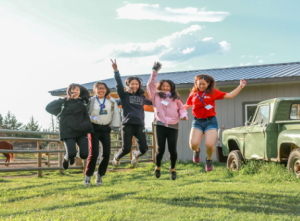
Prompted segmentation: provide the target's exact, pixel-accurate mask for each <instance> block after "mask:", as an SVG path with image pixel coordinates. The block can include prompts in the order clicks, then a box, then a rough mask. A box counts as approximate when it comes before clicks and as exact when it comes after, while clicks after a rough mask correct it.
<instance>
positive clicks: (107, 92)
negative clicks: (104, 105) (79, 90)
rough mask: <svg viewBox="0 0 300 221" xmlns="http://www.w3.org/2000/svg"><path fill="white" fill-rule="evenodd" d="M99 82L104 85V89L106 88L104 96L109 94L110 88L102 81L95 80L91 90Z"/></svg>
mask: <svg viewBox="0 0 300 221" xmlns="http://www.w3.org/2000/svg"><path fill="white" fill-rule="evenodd" d="M99 84H102V85H104V87H105V89H106V93H105V96H106V95H109V94H110V89H109V87H108V86H107V84H106V83H104V82H103V81H97V82H96V83H95V84H94V86H93V90H95V89H96V88H97V87H98V85H99Z"/></svg>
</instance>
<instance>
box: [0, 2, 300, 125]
mask: <svg viewBox="0 0 300 221" xmlns="http://www.w3.org/2000/svg"><path fill="white" fill-rule="evenodd" d="M299 8H300V2H299V1H298V0H288V1H283V0H281V1H279V0H272V1H271V0H264V1H257V0H251V1H250V0H244V1H241V0H228V1H221V0H210V1H207V0H206V1H203V0H197V1H194V0H185V1H170V0H169V1H166V0H163V1H161V0H160V1H157V2H155V1H127V2H126V1H118V0H114V1H83V0H80V1H79V0H64V1H61V0H44V1H39V0H27V1H25V0H11V1H9V0H6V1H5V0H0V27H1V35H0V60H1V62H0V64H1V65H0V73H1V87H0V94H1V95H0V107H1V108H0V113H1V114H2V115H6V113H7V112H8V110H10V111H11V112H12V113H13V114H15V115H16V117H17V118H18V119H19V121H21V122H23V123H27V122H28V121H29V118H30V117H31V115H33V116H34V117H35V118H36V119H37V120H38V121H39V123H40V124H41V125H42V126H43V127H44V128H47V127H48V126H49V122H50V115H49V114H47V113H46V112H45V111H44V108H45V106H46V104H47V103H49V102H50V101H51V100H53V99H55V98H54V97H51V96H50V95H49V93H48V91H50V90H53V89H57V88H63V87H67V86H68V85H69V84H70V83H73V82H76V83H87V82H91V81H96V80H101V79H106V78H110V77H113V73H112V69H111V65H110V60H109V59H110V58H116V59H117V61H118V65H119V69H120V72H121V74H123V75H131V74H147V73H150V70H151V66H152V64H153V62H154V61H155V60H159V61H161V62H162V63H163V70H162V71H181V70H195V69H206V68H221V67H234V66H243V65H260V64H270V63H283V62H295V61H300V55H299V51H300V50H299V49H300V46H299V45H300V44H299V42H298V41H299V40H298V39H299V36H300V26H299V23H300V15H299V12H298V10H299Z"/></svg>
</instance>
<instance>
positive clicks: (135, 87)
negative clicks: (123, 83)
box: [128, 80, 140, 93]
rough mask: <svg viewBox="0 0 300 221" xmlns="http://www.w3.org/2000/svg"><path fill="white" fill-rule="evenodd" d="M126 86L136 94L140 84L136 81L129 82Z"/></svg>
mask: <svg viewBox="0 0 300 221" xmlns="http://www.w3.org/2000/svg"><path fill="white" fill-rule="evenodd" d="M128 86H129V87H130V89H131V90H132V92H133V93H136V92H137V90H138V89H139V88H140V84H139V82H138V81H137V80H132V81H130V83H129V85H128Z"/></svg>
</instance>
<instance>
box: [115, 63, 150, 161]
mask: <svg viewBox="0 0 300 221" xmlns="http://www.w3.org/2000/svg"><path fill="white" fill-rule="evenodd" d="M111 61H112V60H111ZM112 67H113V69H114V73H115V80H116V83H117V92H118V95H119V97H120V99H121V102H122V109H123V112H122V115H123V116H122V117H123V119H122V140H123V143H122V148H121V149H120V150H119V151H118V152H117V153H116V154H115V155H114V158H113V161H112V164H113V166H114V167H118V166H119V165H120V159H121V158H122V157H123V156H125V155H126V154H128V153H129V152H130V150H131V145H132V138H133V137H135V138H136V140H137V143H138V146H139V150H135V151H133V152H132V160H131V166H132V167H136V165H137V163H138V159H139V157H140V156H142V155H143V154H145V153H146V152H147V150H148V145H147V140H146V134H145V122H144V118H145V114H144V108H143V107H144V105H152V102H151V100H149V99H147V98H146V97H145V95H144V91H143V89H142V88H141V87H142V82H141V79H140V78H139V77H134V76H131V77H128V78H127V79H126V82H125V83H126V91H124V86H123V82H122V80H121V76H120V73H119V70H118V67H117V63H116V60H115V61H114V62H113V61H112Z"/></svg>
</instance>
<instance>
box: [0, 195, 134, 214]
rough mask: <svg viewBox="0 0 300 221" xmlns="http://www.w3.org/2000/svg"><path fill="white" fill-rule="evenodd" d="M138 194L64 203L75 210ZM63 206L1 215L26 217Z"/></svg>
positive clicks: (66, 206)
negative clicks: (75, 208)
mask: <svg viewBox="0 0 300 221" xmlns="http://www.w3.org/2000/svg"><path fill="white" fill-rule="evenodd" d="M135 194H136V192H126V193H118V194H110V195H109V196H108V197H106V198H103V200H95V199H90V200H87V201H80V202H76V203H74V202H71V203H64V205H63V208H64V209H67V208H74V207H82V206H90V205H93V204H96V203H99V202H104V201H105V202H108V201H115V200H121V199H122V198H126V197H128V196H129V195H130V196H134V195H135ZM61 208H62V205H57V206H50V207H47V208H38V209H33V210H26V211H24V212H15V213H11V212H10V213H9V214H1V216H2V217H3V218H5V217H10V216H17V215H26V214H29V213H32V212H40V211H41V210H43V211H53V210H56V209H61Z"/></svg>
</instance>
